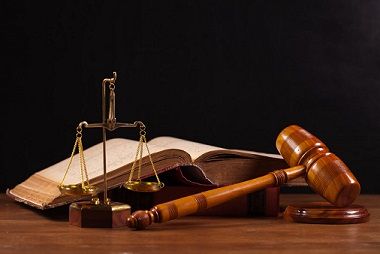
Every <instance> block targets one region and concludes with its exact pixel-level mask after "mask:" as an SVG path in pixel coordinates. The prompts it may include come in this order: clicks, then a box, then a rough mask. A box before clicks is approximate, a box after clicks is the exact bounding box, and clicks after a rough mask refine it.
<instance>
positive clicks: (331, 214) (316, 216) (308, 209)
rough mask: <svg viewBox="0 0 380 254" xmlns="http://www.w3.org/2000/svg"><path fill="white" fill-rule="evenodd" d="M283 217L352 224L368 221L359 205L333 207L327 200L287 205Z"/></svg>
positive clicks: (366, 213)
mask: <svg viewBox="0 0 380 254" xmlns="http://www.w3.org/2000/svg"><path fill="white" fill-rule="evenodd" d="M284 219H285V220H287V221H294V222H299V223H316V224H353V223H363V222H367V221H369V213H368V211H367V209H366V208H365V207H363V206H360V205H351V206H348V207H335V206H333V205H332V204H330V203H328V202H312V203H299V204H291V205H289V206H288V207H287V208H286V210H285V212H284Z"/></svg>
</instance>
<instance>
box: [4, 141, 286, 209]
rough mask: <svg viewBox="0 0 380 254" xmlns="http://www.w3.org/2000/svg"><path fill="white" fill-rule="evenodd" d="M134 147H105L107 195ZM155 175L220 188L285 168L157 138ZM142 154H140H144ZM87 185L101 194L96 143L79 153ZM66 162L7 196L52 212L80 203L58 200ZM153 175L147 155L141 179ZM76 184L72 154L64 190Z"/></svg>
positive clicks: (276, 161)
mask: <svg viewBox="0 0 380 254" xmlns="http://www.w3.org/2000/svg"><path fill="white" fill-rule="evenodd" d="M137 146H138V141H135V140H129V139H122V138H117V139H111V140H108V141H107V151H106V152H107V178H108V181H107V183H108V187H109V189H112V188H115V187H118V186H120V185H122V184H123V183H124V182H125V181H126V180H127V179H128V177H129V173H130V170H131V167H132V164H133V162H134V159H135V155H136V149H137ZM148 148H149V150H150V153H151V155H152V159H153V162H154V165H155V168H156V170H157V172H158V173H162V172H164V171H168V170H175V171H177V173H178V174H176V175H178V176H179V177H181V178H182V181H183V182H187V183H190V184H198V185H211V186H221V185H227V184H232V183H236V182H241V181H245V180H249V179H252V178H255V177H258V176H261V175H264V174H266V173H268V172H270V171H273V170H275V169H279V168H286V167H287V166H286V163H285V162H284V161H283V159H282V157H281V156H280V155H274V154H264V153H257V152H253V151H241V150H230V149H223V148H220V147H215V146H210V145H205V144H200V143H196V142H191V141H187V140H183V139H178V138H173V137H158V138H155V139H152V140H151V141H149V142H148ZM144 152H146V151H145V150H144ZM84 156H85V159H86V164H87V171H88V177H89V182H90V184H92V185H95V186H97V187H99V188H101V189H102V188H103V187H104V186H103V146H102V143H99V144H97V145H95V146H92V147H90V148H88V149H86V150H85V151H84ZM68 163H69V158H68V159H66V160H63V161H61V162H59V163H57V164H54V165H52V166H50V167H48V168H46V169H43V170H41V171H39V172H36V173H35V174H33V175H32V176H30V177H29V178H28V179H26V180H25V181H24V182H22V183H20V184H18V185H17V186H16V187H14V188H13V189H10V190H8V191H7V194H8V195H9V196H10V197H12V198H14V199H15V200H17V201H20V202H23V203H26V204H28V205H31V206H33V207H37V208H39V209H46V208H52V207H56V206H60V205H64V204H67V203H70V202H74V201H77V200H80V199H81V198H82V197H80V196H70V195H62V194H61V193H60V191H59V189H58V187H57V186H58V185H59V183H60V182H61V181H62V178H63V175H64V173H65V171H66V168H67V165H68ZM152 175H154V172H153V170H152V167H151V164H150V161H149V157H148V156H147V154H145V156H144V157H143V158H142V168H141V177H142V178H147V177H150V176H152ZM80 182H81V175H80V164H79V158H78V154H76V155H75V156H74V159H73V162H72V164H71V167H70V170H69V173H68V175H67V177H66V179H65V184H78V183H80Z"/></svg>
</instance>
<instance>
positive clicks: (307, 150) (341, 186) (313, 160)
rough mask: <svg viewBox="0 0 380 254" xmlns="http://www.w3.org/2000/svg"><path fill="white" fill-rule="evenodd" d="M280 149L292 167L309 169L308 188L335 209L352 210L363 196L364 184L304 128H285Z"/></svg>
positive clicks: (306, 176)
mask: <svg viewBox="0 0 380 254" xmlns="http://www.w3.org/2000/svg"><path fill="white" fill-rule="evenodd" d="M276 147H277V150H278V151H279V152H280V153H281V155H282V157H284V159H285V161H286V162H287V163H288V165H289V166H291V167H293V166H297V165H303V166H305V169H306V174H305V179H306V182H307V183H308V185H309V186H310V187H311V188H312V189H313V190H314V191H315V192H317V193H318V194H320V195H321V196H322V197H324V198H325V199H326V200H327V201H329V202H330V203H332V204H334V205H335V206H338V207H344V206H348V205H350V204H351V203H352V202H354V200H355V199H356V197H357V196H358V195H359V193H360V184H359V182H358V180H356V178H355V176H354V175H353V174H352V173H351V171H350V170H349V169H348V167H347V166H346V165H345V164H344V163H343V161H342V160H340V159H339V158H338V157H337V156H336V155H335V154H333V153H330V152H329V149H328V148H327V147H326V145H325V144H323V143H322V142H321V141H320V140H319V139H318V138H316V137H315V136H313V135H311V134H310V133H309V132H307V131H306V130H304V129H302V128H301V127H299V126H297V125H291V126H289V127H287V128H285V129H284V130H283V131H282V132H281V133H280V134H279V136H278V137H277V140H276Z"/></svg>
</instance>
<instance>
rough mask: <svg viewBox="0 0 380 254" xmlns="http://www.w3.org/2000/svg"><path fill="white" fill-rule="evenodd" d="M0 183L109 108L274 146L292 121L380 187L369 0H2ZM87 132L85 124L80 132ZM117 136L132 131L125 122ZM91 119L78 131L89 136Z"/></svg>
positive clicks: (181, 129) (379, 70) (184, 130)
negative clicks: (111, 84) (106, 91)
mask: <svg viewBox="0 0 380 254" xmlns="http://www.w3.org/2000/svg"><path fill="white" fill-rule="evenodd" d="M0 10H1V11H0V12H1V23H0V26H1V44H2V46H1V61H2V67H1V79H2V84H1V91H2V92H1V116H2V123H1V126H2V127H1V128H2V131H1V140H2V142H1V149H2V151H1V155H2V157H1V171H0V174H1V175H0V187H1V191H4V190H5V189H6V188H9V187H13V186H14V185H16V184H17V183H19V182H21V181H23V180H24V179H25V178H27V177H28V176H30V175H31V174H32V173H34V172H36V171H38V170H41V169H43V168H45V167H47V166H49V165H51V164H53V163H55V162H58V161H60V160H62V159H64V158H66V157H68V156H69V155H70V152H71V149H72V145H73V142H74V138H75V136H74V135H75V127H76V125H77V124H78V123H79V122H80V121H82V120H87V121H88V122H99V121H100V118H101V114H100V111H101V109H100V100H101V94H100V93H101V81H102V79H103V78H105V77H110V76H111V75H112V71H117V73H118V82H117V87H116V89H117V90H116V93H117V117H118V119H119V120H120V121H123V122H132V121H134V120H141V121H143V122H144V123H145V124H146V125H147V126H148V138H153V137H156V136H160V135H170V136H176V137H180V138H184V139H190V140H194V141H199V142H203V143H208V144H212V145H217V146H222V147H227V148H240V149H249V150H256V151H262V152H271V153H274V152H276V149H275V139H276V136H277V135H278V133H279V132H280V131H281V130H282V129H283V128H284V127H286V126H287V125H290V124H294V123H296V124H299V125H300V126H302V127H304V128H305V129H307V130H308V131H310V132H311V133H313V134H315V135H316V136H318V137H319V138H320V139H322V140H323V141H324V142H325V143H326V144H327V145H328V146H329V147H330V148H331V150H332V151H333V152H335V153H336V154H337V155H338V156H339V157H341V158H342V159H343V160H344V161H345V162H346V164H347V165H348V166H349V167H350V168H351V169H352V171H353V172H354V174H355V175H356V176H357V178H358V179H359V181H360V182H361V184H362V189H363V192H365V193H380V187H379V186H380V185H379V184H378V183H377V181H378V179H379V178H380V170H379V168H378V165H379V162H380V161H379V160H380V149H379V141H380V134H379V132H378V131H379V127H380V101H379V100H380V84H379V81H380V15H379V14H380V2H379V1H375V0H373V1H359V0H333V1H322V0H318V1H304V0H300V1H269V0H266V1H174V0H173V1H49V2H48V1H46V2H41V1H30V2H21V1H1V2H0ZM87 133H88V134H87ZM115 135H117V136H123V137H129V138H137V133H136V131H133V130H125V129H124V130H123V131H117V132H116V133H115ZM100 139H101V134H100V131H98V132H97V131H88V132H86V138H85V140H84V142H85V146H86V147H88V146H90V145H93V144H95V143H98V142H100Z"/></svg>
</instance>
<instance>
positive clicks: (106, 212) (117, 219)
mask: <svg viewBox="0 0 380 254" xmlns="http://www.w3.org/2000/svg"><path fill="white" fill-rule="evenodd" d="M130 214H131V207H130V206H129V205H127V204H122V203H116V202H113V203H111V204H110V205H104V204H100V205H96V204H94V203H93V202H91V201H83V202H78V203H72V204H71V205H70V208H69V223H70V224H71V225H74V226H78V227H82V228H116V227H123V226H126V222H127V218H128V217H129V215H130Z"/></svg>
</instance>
